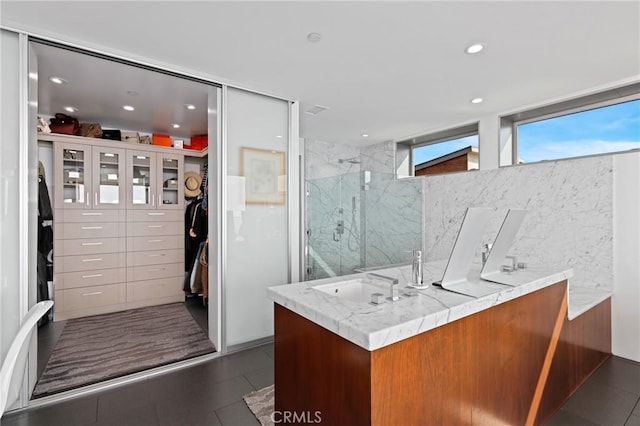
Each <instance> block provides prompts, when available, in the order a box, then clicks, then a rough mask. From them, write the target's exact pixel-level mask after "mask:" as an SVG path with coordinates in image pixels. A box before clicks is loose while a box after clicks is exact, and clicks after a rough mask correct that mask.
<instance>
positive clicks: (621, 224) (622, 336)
mask: <svg viewBox="0 0 640 426" xmlns="http://www.w3.org/2000/svg"><path fill="white" fill-rule="evenodd" d="M613 180H614V188H613V193H614V198H613V220H614V222H613V231H614V246H613V254H614V256H613V286H614V293H613V298H612V300H611V302H612V306H611V311H612V312H611V316H612V318H611V322H612V327H611V328H612V330H611V338H612V351H613V354H614V355H618V356H621V357H623V358H628V359H632V360H634V361H638V362H640V152H633V153H627V154H618V155H615V156H614V162H613Z"/></svg>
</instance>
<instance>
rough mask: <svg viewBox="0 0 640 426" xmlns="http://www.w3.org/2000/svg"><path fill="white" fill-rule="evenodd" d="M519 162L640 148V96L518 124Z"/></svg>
mask: <svg viewBox="0 0 640 426" xmlns="http://www.w3.org/2000/svg"><path fill="white" fill-rule="evenodd" d="M517 141H518V151H517V152H518V160H519V161H518V162H523V163H532V162H536V161H544V160H557V159H560V158H571V157H581V156H585V155H594V154H604V153H610V152H620V151H628V150H631V149H638V148H640V100H635V101H629V102H624V103H620V104H614V105H609V106H604V107H600V108H596V109H591V110H587V111H582V112H576V113H573V114H568V115H562V116H559V117H553V118H548V119H546V120H540V121H534V122H530V123H524V124H520V125H518V128H517Z"/></svg>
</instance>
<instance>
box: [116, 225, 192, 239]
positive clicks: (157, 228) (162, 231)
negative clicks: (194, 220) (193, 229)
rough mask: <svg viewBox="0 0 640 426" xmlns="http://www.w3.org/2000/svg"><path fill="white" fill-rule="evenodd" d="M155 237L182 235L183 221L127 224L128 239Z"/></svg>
mask: <svg viewBox="0 0 640 426" xmlns="http://www.w3.org/2000/svg"><path fill="white" fill-rule="evenodd" d="M156 235H184V221H183V222H151V223H150V222H135V223H134V222H128V223H127V236H129V237H152V236H156Z"/></svg>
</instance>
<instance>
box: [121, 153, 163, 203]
mask: <svg viewBox="0 0 640 426" xmlns="http://www.w3.org/2000/svg"><path fill="white" fill-rule="evenodd" d="M127 155H128V156H129V157H128V161H129V167H128V173H129V174H128V176H127V185H128V190H127V191H128V193H127V195H128V203H127V204H128V207H130V208H155V206H156V200H155V195H154V193H153V189H152V188H151V184H152V182H153V180H154V179H155V178H154V176H155V173H156V163H155V154H154V153H151V152H137V151H128V152H127Z"/></svg>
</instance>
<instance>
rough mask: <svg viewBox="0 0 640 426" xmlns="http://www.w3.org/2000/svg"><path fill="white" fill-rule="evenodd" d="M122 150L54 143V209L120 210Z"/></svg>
mask: <svg viewBox="0 0 640 426" xmlns="http://www.w3.org/2000/svg"><path fill="white" fill-rule="evenodd" d="M124 152H125V151H124V150H123V149H118V148H109V147H100V146H91V145H83V144H75V143H55V144H54V154H53V155H54V164H55V166H54V167H55V168H56V173H55V185H54V188H53V193H54V205H55V207H56V208H65V209H66V208H81V209H91V208H101V209H102V208H107V209H108V208H112V209H117V208H123V207H124V188H123V186H122V184H123V182H124V181H123V176H124V170H125V169H124Z"/></svg>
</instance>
